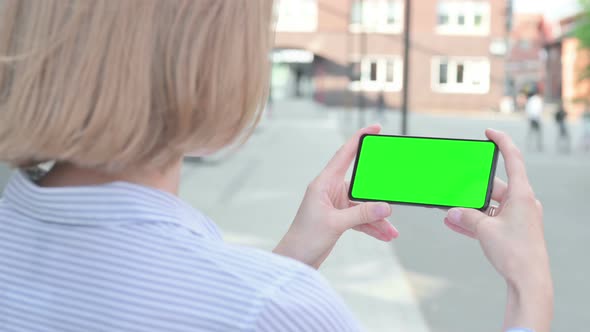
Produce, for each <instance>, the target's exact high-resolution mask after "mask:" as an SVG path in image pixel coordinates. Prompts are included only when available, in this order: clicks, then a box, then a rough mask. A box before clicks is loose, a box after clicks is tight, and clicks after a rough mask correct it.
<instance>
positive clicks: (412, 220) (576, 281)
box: [0, 102, 590, 332]
mask: <svg viewBox="0 0 590 332" xmlns="http://www.w3.org/2000/svg"><path fill="white" fill-rule="evenodd" d="M368 115H369V114H367V118H370V117H371V116H368ZM367 120H369V119H367ZM369 122H370V121H366V123H367V124H368V123H369ZM371 122H372V121H371ZM358 123H359V119H358V117H357V116H356V114H355V113H354V112H348V113H347V112H342V111H328V110H325V109H322V108H320V107H318V106H314V105H313V104H311V103H309V102H277V103H276V104H275V111H274V113H273V114H272V118H270V119H269V118H265V120H264V121H263V123H262V124H261V126H260V128H259V129H258V130H257V131H256V133H255V134H254V136H253V137H252V139H251V140H250V141H249V142H248V143H247V144H246V145H245V146H243V147H241V148H240V149H239V150H238V151H237V152H235V153H233V154H221V155H217V156H213V157H210V158H206V159H205V160H203V161H198V160H191V159H187V162H186V167H185V168H184V170H183V185H182V188H181V196H182V197H183V198H184V199H186V200H187V201H189V202H190V203H191V204H192V205H193V206H195V207H197V208H200V209H202V210H203V211H204V212H206V213H207V214H209V215H210V216H211V217H212V218H213V219H214V220H215V221H216V222H217V223H218V224H219V225H220V227H221V228H222V230H223V232H224V235H225V238H226V240H227V241H229V242H233V243H240V244H244V245H251V246H256V247H259V248H263V249H266V250H271V249H272V248H273V246H274V245H275V244H276V243H277V242H278V240H279V239H280V237H281V235H282V234H283V233H284V232H285V231H286V230H287V228H288V226H289V223H290V222H291V219H292V218H293V216H294V215H295V212H296V210H297V207H298V205H299V202H300V200H301V198H302V196H303V193H304V191H305V187H306V186H307V183H308V182H309V181H310V180H311V179H313V177H314V176H316V175H317V173H318V172H319V171H320V170H321V169H322V168H323V166H324V165H325V163H326V161H327V160H328V159H329V158H330V157H331V156H332V154H333V153H334V151H336V149H337V148H338V147H339V146H340V145H341V144H342V142H343V141H344V140H345V138H346V137H348V136H349V135H350V134H352V132H353V131H354V128H356V127H358ZM384 126H385V131H384V132H385V133H392V134H397V133H399V131H398V128H399V117H398V116H397V115H396V114H390V115H388V117H387V118H386V121H385V123H384ZM487 127H494V128H497V129H501V130H505V131H507V132H508V133H510V134H512V135H513V136H514V138H515V139H516V140H517V143H519V145H521V146H523V150H525V149H524V134H525V131H526V123H525V122H524V121H522V120H521V119H519V118H518V117H516V116H506V115H499V114H488V115H483V116H477V117H473V116H465V115H462V116H461V117H457V116H449V115H424V114H418V115H413V116H412V117H411V119H410V133H411V134H413V135H425V136H451V137H465V138H482V137H483V130H484V129H485V128H487ZM545 128H546V132H545V134H546V143H547V149H546V152H544V153H542V154H541V153H534V152H526V151H525V158H526V160H527V164H528V167H529V175H530V177H531V182H532V184H533V187H534V189H535V191H536V192H537V195H538V197H539V199H540V200H541V201H542V202H543V203H544V206H545V229H546V236H547V241H548V246H549V251H550V255H551V260H552V268H553V276H554V281H555V291H556V319H555V324H554V328H553V330H554V331H582V330H584V329H586V328H587V326H590V317H589V316H588V315H587V314H586V308H587V298H588V296H589V295H590V286H588V283H587V280H590V263H589V262H588V259H587V254H588V253H590V241H588V240H587V239H588V238H590V225H589V222H590V220H589V219H590V218H589V217H588V213H587V209H586V208H585V207H586V205H585V204H587V203H588V201H589V200H590V174H589V171H590V167H589V166H590V154H586V155H583V154H581V153H575V154H573V155H560V154H557V153H556V152H555V151H554V148H553V146H554V144H553V143H554V142H553V141H554V137H555V129H554V128H553V123H552V122H550V121H549V120H548V121H547V122H546V126H545ZM573 129H574V132H575V133H574V134H575V135H577V134H579V128H578V127H577V126H573ZM575 137H576V138H577V136H575ZM500 168H501V167H500ZM6 173H7V172H6V170H5V169H2V168H0V186H1V185H2V184H3V180H4V179H5V178H6V175H5V174H6ZM499 175H500V176H504V172H503V170H502V171H500V172H499ZM443 216H444V213H443V212H441V211H438V210H435V209H424V208H411V207H401V206H395V207H394V216H393V218H392V222H393V223H394V224H395V225H396V227H398V229H399V230H400V232H401V236H400V238H399V239H397V240H395V241H394V243H393V244H383V243H380V242H377V241H374V240H372V239H371V238H369V237H367V236H365V235H363V234H359V233H356V232H350V233H347V234H346V235H345V236H344V238H343V239H342V241H340V243H339V244H338V246H337V247H336V248H335V250H334V253H333V254H332V256H331V257H330V258H329V259H328V260H327V262H326V263H325V265H324V266H323V267H322V270H321V272H322V273H323V274H324V275H325V276H326V278H327V279H328V280H329V281H330V282H331V284H332V285H333V286H334V287H335V289H336V290H337V291H338V292H339V293H340V294H341V295H342V296H343V297H344V299H345V301H346V302H347V303H348V304H349V306H350V307H351V308H352V310H353V311H354V312H355V313H356V314H357V316H358V317H359V319H360V320H361V321H362V322H363V324H364V325H365V326H366V327H367V330H368V331H405V332H412V331H432V332H463V331H465V332H467V331H497V330H499V329H500V326H501V322H502V317H503V306H504V298H505V285H504V283H503V281H502V280H501V279H500V278H499V277H498V276H497V274H496V272H495V271H494V270H493V268H491V267H490V266H489V264H488V263H487V262H486V260H485V258H484V257H483V255H482V253H481V251H480V249H479V246H478V244H477V243H476V242H474V241H472V240H469V239H466V238H464V237H462V236H459V235H457V234H455V233H453V232H452V231H450V230H448V229H447V228H446V227H445V226H444V224H443V223H442V219H443Z"/></svg>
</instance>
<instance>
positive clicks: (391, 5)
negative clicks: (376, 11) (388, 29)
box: [387, 1, 399, 25]
mask: <svg viewBox="0 0 590 332" xmlns="http://www.w3.org/2000/svg"><path fill="white" fill-rule="evenodd" d="M398 5H399V2H397V1H388V2H387V24H388V25H394V24H396V23H397V21H398V19H399V17H398V12H397V10H398V8H397V7H398Z"/></svg>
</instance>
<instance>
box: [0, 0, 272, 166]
mask: <svg viewBox="0 0 590 332" xmlns="http://www.w3.org/2000/svg"><path fill="white" fill-rule="evenodd" d="M0 15H1V16H0V56H1V58H0V160H2V161H8V162H10V163H12V164H13V165H16V166H23V165H30V164H33V163H36V162H40V161H47V160H57V161H67V162H71V163H74V164H76V165H78V166H82V167H90V168H99V169H104V170H111V171H115V170H119V169H124V168H129V167H138V166H139V167H143V166H149V167H155V168H162V167H166V166H167V165H168V164H170V163H171V162H173V161H174V160H177V159H178V158H179V157H180V156H182V154H184V153H187V152H190V151H201V152H203V151H214V150H217V149H219V148H221V147H223V146H225V145H228V144H230V143H232V142H235V141H236V140H239V139H240V138H244V137H246V136H247V135H248V134H249V133H251V130H252V129H253V126H254V125H255V124H256V122H257V121H258V119H259V116H260V110H261V105H262V103H263V100H264V99H265V97H266V90H267V81H268V74H269V73H268V71H269V64H268V59H269V57H268V52H269V50H270V48H271V38H270V37H271V34H270V30H271V29H270V27H271V16H272V0H3V1H1V2H0Z"/></svg>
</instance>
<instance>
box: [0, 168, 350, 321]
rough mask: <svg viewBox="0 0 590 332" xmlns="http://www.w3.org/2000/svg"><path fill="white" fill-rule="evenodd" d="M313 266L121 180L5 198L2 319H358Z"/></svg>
mask: <svg viewBox="0 0 590 332" xmlns="http://www.w3.org/2000/svg"><path fill="white" fill-rule="evenodd" d="M359 329H360V328H359V325H358V322H357V321H356V320H355V319H354V318H353V316H352V315H351V313H350V312H349V311H348V309H347V308H346V306H345V305H344V303H343V302H342V300H341V299H340V298H339V297H338V296H337V295H336V294H335V292H334V291H333V290H332V289H331V288H330V287H329V286H328V284H327V283H326V281H325V280H324V279H323V278H322V277H321V276H320V275H319V273H318V272H317V271H315V270H314V269H312V268H310V267H308V266H306V265H304V264H301V263H299V262H297V261H294V260H291V259H288V258H284V257H280V256H278V255H274V254H272V253H267V252H263V251H260V250H256V249H251V248H245V247H238V246H233V245H229V244H226V243H224V242H223V241H222V239H221V235H220V233H219V230H218V229H217V227H216V225H215V224H214V223H213V222H211V221H210V220H209V219H208V218H207V217H206V216H204V215H203V214H201V213H200V212H199V211H196V210H194V209H192V208H191V207H190V206H188V205H187V204H185V203H184V202H182V201H181V200H179V199H178V198H177V197H175V196H173V195H170V194H167V193H164V192H161V191H158V190H155V189H150V188H147V187H142V186H139V185H134V184H130V183H124V182H114V183H110V184H105V185H97V186H85V187H63V188H42V187H39V186H37V185H36V184H34V183H33V182H31V181H30V180H29V179H28V178H27V177H26V176H25V175H24V174H23V173H21V172H16V173H15V174H14V176H13V177H12V179H11V180H10V182H9V184H8V185H7V187H6V190H5V192H4V194H3V198H2V200H0V331H3V332H13V331H14V332H17V331H18V332H20V331H35V332H43V331H59V332H64V331H85V332H89V331H287V332H288V331H357V330H359Z"/></svg>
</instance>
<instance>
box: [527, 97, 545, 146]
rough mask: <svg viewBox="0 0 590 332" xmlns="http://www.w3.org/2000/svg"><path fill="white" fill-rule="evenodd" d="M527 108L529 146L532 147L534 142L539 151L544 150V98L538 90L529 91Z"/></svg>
mask: <svg viewBox="0 0 590 332" xmlns="http://www.w3.org/2000/svg"><path fill="white" fill-rule="evenodd" d="M525 110H526V115H527V119H528V122H529V130H528V132H527V137H526V141H527V148H529V149H530V148H531V144H532V145H536V148H537V151H543V129H542V115H543V99H542V98H541V96H540V95H539V92H538V90H534V91H533V92H531V93H529V96H528V100H527V102H526V106H525ZM535 143H536V144H535Z"/></svg>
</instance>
